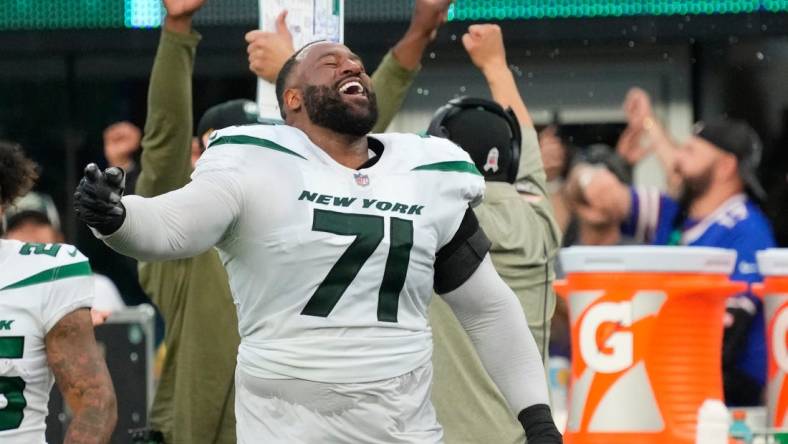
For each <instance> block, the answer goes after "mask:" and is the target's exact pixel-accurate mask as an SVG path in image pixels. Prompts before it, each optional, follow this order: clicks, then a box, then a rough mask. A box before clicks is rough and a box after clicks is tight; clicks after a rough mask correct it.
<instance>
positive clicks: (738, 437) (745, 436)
mask: <svg viewBox="0 0 788 444" xmlns="http://www.w3.org/2000/svg"><path fill="white" fill-rule="evenodd" d="M746 419H747V412H745V411H744V410H736V411H734V412H733V423H732V424H731V428H730V436H731V439H733V442H735V443H736V444H752V430H750V427H749V426H748V425H747V423H746V422H745V420H746Z"/></svg>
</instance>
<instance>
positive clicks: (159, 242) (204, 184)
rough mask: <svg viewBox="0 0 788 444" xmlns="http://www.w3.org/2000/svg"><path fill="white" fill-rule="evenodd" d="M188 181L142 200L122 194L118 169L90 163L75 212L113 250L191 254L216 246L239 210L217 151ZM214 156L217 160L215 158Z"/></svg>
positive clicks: (149, 257)
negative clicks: (179, 186) (102, 169)
mask: <svg viewBox="0 0 788 444" xmlns="http://www.w3.org/2000/svg"><path fill="white" fill-rule="evenodd" d="M205 157H206V156H203V160H204V161H203V162H202V165H203V168H200V166H199V164H198V168H197V170H196V171H195V174H194V175H193V180H192V182H190V183H189V184H188V185H186V186H185V187H183V188H181V189H179V190H175V191H172V192H170V193H167V194H164V195H161V196H158V197H154V198H151V199H145V198H142V197H139V196H126V197H123V198H122V200H121V196H122V195H123V170H120V169H118V168H108V169H106V170H105V171H103V172H102V171H100V170H99V169H98V167H97V166H96V165H95V164H90V165H88V166H87V167H86V168H85V176H84V177H83V178H82V180H81V181H80V183H79V186H77V191H76V193H75V194H74V207H75V210H76V214H77V217H79V218H80V219H81V220H82V221H84V222H85V223H86V224H88V225H89V226H90V227H91V228H92V229H93V230H94V233H95V234H97V237H100V238H101V239H102V240H103V241H104V242H105V243H106V244H107V245H109V246H110V247H111V248H112V249H114V250H115V251H117V252H119V253H121V254H124V255H127V256H130V257H133V258H136V259H139V260H145V261H157V260H170V259H180V258H187V257H192V256H195V255H197V254H199V253H202V252H204V251H206V250H208V249H209V248H211V247H213V246H214V245H216V244H217V243H218V242H219V241H220V240H221V239H222V238H223V237H224V236H225V234H227V231H228V229H229V227H230V225H231V224H232V223H233V221H235V219H236V217H237V216H238V215H239V214H240V211H241V200H242V197H241V196H242V194H243V192H242V189H241V187H240V185H239V184H238V181H237V179H236V174H235V173H234V171H233V170H232V168H227V169H224V168H222V165H221V164H222V163H223V161H222V156H214V162H207V161H205ZM217 158H218V159H217Z"/></svg>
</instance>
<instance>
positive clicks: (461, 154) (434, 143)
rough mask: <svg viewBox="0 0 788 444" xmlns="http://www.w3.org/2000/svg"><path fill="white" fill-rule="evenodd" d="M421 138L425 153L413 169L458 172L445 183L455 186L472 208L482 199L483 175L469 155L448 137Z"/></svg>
mask: <svg viewBox="0 0 788 444" xmlns="http://www.w3.org/2000/svg"><path fill="white" fill-rule="evenodd" d="M423 140H424V143H425V145H426V147H425V148H424V152H425V154H426V155H425V156H424V158H423V159H421V162H420V163H421V164H420V165H418V166H416V167H415V168H414V170H435V171H443V172H448V173H458V174H456V175H454V176H452V177H451V179H447V181H446V183H447V184H449V185H450V186H452V187H455V188H456V191H457V192H458V195H459V197H460V198H461V199H463V200H465V201H466V202H467V203H468V204H469V205H470V206H471V207H472V208H473V207H476V206H477V205H479V204H480V203H481V202H482V200H483V199H484V190H485V186H484V176H482V173H480V172H479V170H478V169H477V168H476V165H475V164H474V163H473V160H472V159H471V156H470V155H469V154H468V153H466V152H465V151H463V149H462V148H460V147H459V146H457V145H456V144H455V143H454V142H452V141H450V140H448V139H443V138H441V137H433V136H430V137H427V138H425V139H423Z"/></svg>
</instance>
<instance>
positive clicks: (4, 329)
mask: <svg viewBox="0 0 788 444" xmlns="http://www.w3.org/2000/svg"><path fill="white" fill-rule="evenodd" d="M93 285H94V284H93V279H92V276H91V271H90V265H89V264H88V260H87V258H86V257H85V256H83V255H82V253H80V252H79V251H77V249H76V247H73V246H71V245H61V244H25V243H22V242H18V241H13V240H0V442H2V443H9V444H17V443H18V444H22V443H24V444H31V443H44V442H45V441H44V432H45V430H46V423H45V421H46V416H47V404H48V402H49V392H50V391H51V390H52V384H53V383H54V376H53V375H52V372H51V371H50V369H49V366H48V364H47V354H46V349H45V338H46V335H47V333H48V332H49V330H50V329H52V327H54V326H55V325H56V324H57V323H58V321H60V319H62V318H63V316H65V315H67V314H69V313H71V312H72V311H74V310H77V309H79V308H85V307H90V306H91V305H92V303H93V289H94V287H93Z"/></svg>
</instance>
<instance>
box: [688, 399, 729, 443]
mask: <svg viewBox="0 0 788 444" xmlns="http://www.w3.org/2000/svg"><path fill="white" fill-rule="evenodd" d="M729 428H730V415H728V408H727V407H725V404H724V403H723V402H722V401H720V400H719V399H707V400H705V401H703V405H701V406H700V409H699V410H698V428H697V430H696V432H695V433H696V434H695V444H727V443H728V429H729Z"/></svg>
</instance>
